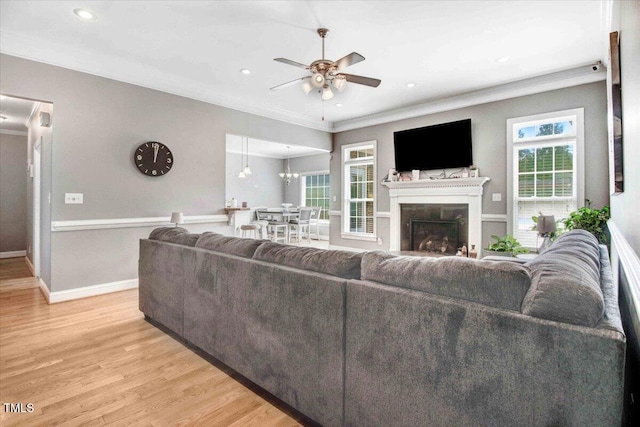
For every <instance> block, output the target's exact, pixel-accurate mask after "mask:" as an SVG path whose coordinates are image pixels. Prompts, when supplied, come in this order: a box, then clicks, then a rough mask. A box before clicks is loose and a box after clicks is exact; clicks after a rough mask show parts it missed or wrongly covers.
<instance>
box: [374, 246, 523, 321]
mask: <svg viewBox="0 0 640 427" xmlns="http://www.w3.org/2000/svg"><path fill="white" fill-rule="evenodd" d="M362 279H364V280H369V281H373V282H378V283H384V284H387V285H393V286H398V287H402V288H409V289H415V290H419V291H424V292H429V293H432V294H436V295H442V296H448V297H455V298H462V299H465V300H468V301H474V302H478V303H481V304H485V305H489V306H492V307H497V308H505V309H508V310H514V311H520V308H521V305H522V300H523V299H524V296H525V295H526V293H527V290H528V289H529V286H530V285H531V278H530V277H529V272H528V269H527V268H526V267H524V266H522V265H520V264H518V263H512V262H508V261H503V262H494V261H482V260H474V259H471V258H462V257H442V258H429V257H414V256H396V255H392V254H390V253H388V252H384V251H372V252H367V253H365V254H364V256H363V258H362Z"/></svg>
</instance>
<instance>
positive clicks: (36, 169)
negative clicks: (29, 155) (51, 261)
mask: <svg viewBox="0 0 640 427" xmlns="http://www.w3.org/2000/svg"><path fill="white" fill-rule="evenodd" d="M41 150H42V136H39V137H38V138H37V139H36V140H35V141H34V143H33V245H32V248H33V269H34V273H35V276H36V277H40V204H41V200H40V199H41V194H40V164H41Z"/></svg>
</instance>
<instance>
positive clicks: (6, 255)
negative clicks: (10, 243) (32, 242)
mask: <svg viewBox="0 0 640 427" xmlns="http://www.w3.org/2000/svg"><path fill="white" fill-rule="evenodd" d="M21 256H27V251H10V252H0V258H18V257H21Z"/></svg>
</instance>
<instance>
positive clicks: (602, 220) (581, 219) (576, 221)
mask: <svg viewBox="0 0 640 427" xmlns="http://www.w3.org/2000/svg"><path fill="white" fill-rule="evenodd" d="M609 218H611V214H610V212H609V206H604V207H603V208H602V209H595V208H592V207H591V201H590V200H589V199H587V206H584V207H582V208H579V209H578V210H577V211H573V212H571V213H570V214H569V216H568V217H567V218H566V219H565V220H564V221H563V222H564V227H565V229H567V230H575V229H582V230H587V231H588V232H590V233H591V234H593V235H594V236H596V238H597V239H598V241H599V242H600V243H602V244H605V245H606V244H608V242H609V235H608V229H607V221H608V220H609Z"/></svg>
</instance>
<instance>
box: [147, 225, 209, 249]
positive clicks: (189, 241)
mask: <svg viewBox="0 0 640 427" xmlns="http://www.w3.org/2000/svg"><path fill="white" fill-rule="evenodd" d="M199 237H200V235H199V234H193V233H189V230H187V229H186V228H182V227H159V228H156V229H155V230H153V231H152V232H151V233H150V234H149V239H150V240H161V241H163V242H170V243H175V244H178V245H184V246H191V247H194V246H195V244H196V242H197V241H198V238H199Z"/></svg>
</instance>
